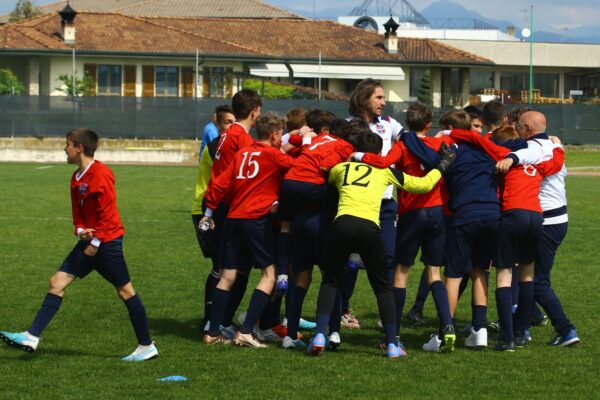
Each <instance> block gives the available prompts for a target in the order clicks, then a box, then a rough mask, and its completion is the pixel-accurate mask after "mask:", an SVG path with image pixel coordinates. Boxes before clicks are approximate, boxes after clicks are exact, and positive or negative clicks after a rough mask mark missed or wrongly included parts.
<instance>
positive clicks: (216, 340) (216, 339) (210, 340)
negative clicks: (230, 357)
mask: <svg viewBox="0 0 600 400" xmlns="http://www.w3.org/2000/svg"><path fill="white" fill-rule="evenodd" d="M202 341H203V342H204V344H207V345H209V346H211V345H213V344H230V343H231V339H227V338H226V337H224V336H223V335H219V336H210V335H209V334H208V333H207V334H206V335H204V337H203V338H202Z"/></svg>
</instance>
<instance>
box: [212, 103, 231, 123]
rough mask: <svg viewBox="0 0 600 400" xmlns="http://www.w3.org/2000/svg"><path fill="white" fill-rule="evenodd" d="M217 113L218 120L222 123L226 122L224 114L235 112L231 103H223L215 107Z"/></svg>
mask: <svg viewBox="0 0 600 400" xmlns="http://www.w3.org/2000/svg"><path fill="white" fill-rule="evenodd" d="M215 114H217V122H218V123H220V124H222V123H223V122H224V121H223V115H225V114H233V110H232V109H231V106H230V105H229V104H222V105H220V106H217V108H215Z"/></svg>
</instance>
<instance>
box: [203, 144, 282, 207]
mask: <svg viewBox="0 0 600 400" xmlns="http://www.w3.org/2000/svg"><path fill="white" fill-rule="evenodd" d="M293 163H294V159H293V158H292V157H290V156H288V155H287V154H285V153H283V152H282V151H281V150H279V149H276V148H274V147H272V146H269V145H268V144H265V143H260V142H256V143H253V144H252V145H250V146H248V147H244V148H243V149H241V150H240V151H238V152H237V153H236V154H235V158H234V160H233V162H232V163H230V165H229V167H228V168H227V169H226V170H225V171H224V172H223V173H222V174H221V175H219V176H218V177H217V178H216V179H215V181H214V183H213V185H212V187H211V188H209V189H208V192H207V193H206V206H207V207H208V208H210V209H212V210H214V209H216V208H217V206H218V205H219V202H222V201H223V200H222V199H223V197H224V196H225V195H227V194H228V193H231V195H232V201H231V205H230V206H229V213H228V214H227V218H240V219H256V218H260V217H263V216H265V215H267V214H268V213H269V212H270V210H271V206H272V205H273V203H274V202H275V201H277V199H278V198H279V188H280V186H281V181H282V180H283V175H284V174H285V172H286V171H287V170H288V169H289V168H290V167H291V166H292V164H293Z"/></svg>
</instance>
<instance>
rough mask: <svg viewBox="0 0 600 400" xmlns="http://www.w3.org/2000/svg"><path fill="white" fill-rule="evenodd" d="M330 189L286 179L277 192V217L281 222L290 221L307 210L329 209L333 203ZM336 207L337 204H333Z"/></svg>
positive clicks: (323, 185)
mask: <svg viewBox="0 0 600 400" xmlns="http://www.w3.org/2000/svg"><path fill="white" fill-rule="evenodd" d="M333 197H334V195H333V194H332V189H331V187H330V186H329V185H328V184H326V183H321V184H317V183H310V182H300V181H294V180H289V179H286V180H284V181H283V182H282V184H281V190H280V191H279V208H278V211H277V216H278V217H279V218H280V219H281V220H282V221H291V220H292V217H293V216H294V215H295V214H297V213H299V212H301V211H302V210H305V209H308V208H323V207H329V205H330V204H331V203H332V202H333V201H334V199H333ZM335 205H336V206H337V202H335Z"/></svg>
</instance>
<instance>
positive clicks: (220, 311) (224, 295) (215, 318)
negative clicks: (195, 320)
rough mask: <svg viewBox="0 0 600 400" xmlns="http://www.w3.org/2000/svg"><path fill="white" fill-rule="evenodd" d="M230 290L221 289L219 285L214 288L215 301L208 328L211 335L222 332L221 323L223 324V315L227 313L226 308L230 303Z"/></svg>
mask: <svg viewBox="0 0 600 400" xmlns="http://www.w3.org/2000/svg"><path fill="white" fill-rule="evenodd" d="M229 295H230V293H229V291H228V290H223V289H219V288H218V287H216V288H215V290H213V303H212V311H211V315H210V328H209V330H208V334H209V335H210V336H213V337H214V336H219V335H220V334H221V330H220V328H219V325H222V324H223V315H224V314H225V310H226V309H227V304H228V303H229Z"/></svg>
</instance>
